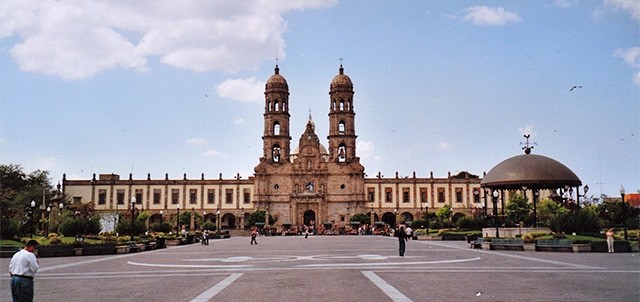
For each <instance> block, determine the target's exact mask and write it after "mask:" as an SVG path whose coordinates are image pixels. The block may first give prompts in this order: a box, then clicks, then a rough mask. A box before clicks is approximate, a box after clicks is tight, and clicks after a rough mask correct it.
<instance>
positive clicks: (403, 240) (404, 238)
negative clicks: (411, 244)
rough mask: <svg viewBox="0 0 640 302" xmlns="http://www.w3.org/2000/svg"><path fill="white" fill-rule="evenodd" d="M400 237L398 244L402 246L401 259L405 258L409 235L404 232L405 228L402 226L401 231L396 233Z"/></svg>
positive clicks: (400, 249)
mask: <svg viewBox="0 0 640 302" xmlns="http://www.w3.org/2000/svg"><path fill="white" fill-rule="evenodd" d="M396 233H397V234H398V235H397V236H398V243H399V244H400V246H399V248H398V250H399V252H400V257H404V250H405V248H406V242H407V237H408V236H407V233H406V232H405V230H404V226H400V229H399V230H398V231H397V232H396Z"/></svg>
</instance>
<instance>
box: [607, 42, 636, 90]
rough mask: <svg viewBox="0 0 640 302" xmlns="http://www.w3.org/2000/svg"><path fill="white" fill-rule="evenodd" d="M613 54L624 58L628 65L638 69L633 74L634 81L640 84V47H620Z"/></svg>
mask: <svg viewBox="0 0 640 302" xmlns="http://www.w3.org/2000/svg"><path fill="white" fill-rule="evenodd" d="M613 55H614V56H616V57H619V58H622V59H623V60H624V61H625V63H627V65H629V66H631V67H632V68H635V69H636V71H635V73H634V74H633V82H634V83H636V84H638V85H640V47H632V48H628V49H622V48H618V49H616V50H614V51H613Z"/></svg>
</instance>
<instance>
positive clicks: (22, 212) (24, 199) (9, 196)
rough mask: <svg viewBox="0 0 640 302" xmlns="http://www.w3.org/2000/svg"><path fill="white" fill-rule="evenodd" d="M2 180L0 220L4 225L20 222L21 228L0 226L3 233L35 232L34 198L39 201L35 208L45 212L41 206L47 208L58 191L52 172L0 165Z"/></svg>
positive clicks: (6, 234) (9, 235)
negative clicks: (27, 172)
mask: <svg viewBox="0 0 640 302" xmlns="http://www.w3.org/2000/svg"><path fill="white" fill-rule="evenodd" d="M0 183H1V184H2V185H1V186H0V220H2V224H3V225H7V226H8V225H9V224H11V225H14V226H15V223H17V225H18V229H16V228H14V227H11V228H10V227H3V228H0V230H1V233H0V235H1V236H2V238H12V237H14V236H16V235H24V234H27V233H30V232H32V231H33V230H32V229H31V221H30V220H31V218H32V217H31V216H30V215H29V214H30V212H32V210H33V209H32V208H31V201H32V200H33V201H35V202H36V204H37V206H38V207H37V208H36V209H35V210H36V211H42V209H40V207H46V204H47V203H48V202H51V200H52V196H53V194H54V193H55V192H54V191H53V188H52V186H51V184H50V183H49V172H47V171H42V170H36V171H34V172H31V173H30V174H26V173H25V172H24V171H23V169H22V167H21V166H20V165H15V164H10V165H0ZM43 203H44V204H43ZM31 214H33V213H31ZM35 217H37V216H34V218H35ZM11 230H13V231H11Z"/></svg>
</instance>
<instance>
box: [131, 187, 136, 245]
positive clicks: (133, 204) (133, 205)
mask: <svg viewBox="0 0 640 302" xmlns="http://www.w3.org/2000/svg"><path fill="white" fill-rule="evenodd" d="M135 215H136V198H135V197H131V241H133V234H134V233H135V232H134V230H135V227H134V219H135Z"/></svg>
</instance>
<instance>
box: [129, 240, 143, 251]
mask: <svg viewBox="0 0 640 302" xmlns="http://www.w3.org/2000/svg"><path fill="white" fill-rule="evenodd" d="M127 247H128V248H129V253H137V252H140V247H139V246H138V245H136V243H135V242H133V241H127Z"/></svg>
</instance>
